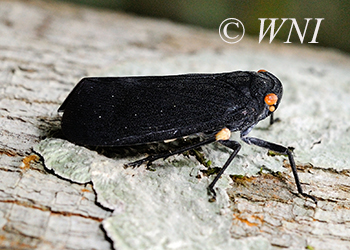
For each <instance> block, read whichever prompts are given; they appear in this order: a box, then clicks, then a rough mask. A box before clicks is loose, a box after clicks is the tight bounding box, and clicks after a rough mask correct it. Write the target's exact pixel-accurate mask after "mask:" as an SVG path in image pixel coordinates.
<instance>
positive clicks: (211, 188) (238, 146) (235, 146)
mask: <svg viewBox="0 0 350 250" xmlns="http://www.w3.org/2000/svg"><path fill="white" fill-rule="evenodd" d="M218 142H219V143H220V144H222V145H224V146H226V147H228V148H231V149H232V150H233V152H232V153H231V155H230V157H229V158H228V159H227V161H226V162H225V164H224V166H223V167H222V168H221V169H220V171H219V173H218V174H217V175H216V176H215V178H214V180H213V181H212V182H211V183H210V184H209V186H208V191H209V193H211V194H212V196H213V197H212V198H211V200H215V197H216V192H215V190H214V186H215V184H216V182H217V181H218V180H219V179H220V177H221V175H222V174H223V173H224V172H225V170H226V169H227V167H228V166H229V165H230V163H231V162H232V160H233V159H234V158H235V157H236V155H237V153H238V151H239V150H240V149H241V144H239V143H238V142H236V141H230V140H219V141H218Z"/></svg>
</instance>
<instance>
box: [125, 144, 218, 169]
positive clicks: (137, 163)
mask: <svg viewBox="0 0 350 250" xmlns="http://www.w3.org/2000/svg"><path fill="white" fill-rule="evenodd" d="M214 141H215V138H209V139H207V140H204V141H201V142H198V143H196V144H193V145H190V146H188V147H184V148H180V149H178V150H175V151H172V152H164V153H160V154H156V155H150V156H148V157H146V158H143V159H141V160H138V161H135V162H131V163H128V164H127V165H128V166H133V167H137V166H140V165H141V164H143V163H145V162H147V164H151V163H152V162H153V161H155V160H158V159H161V158H163V159H166V158H168V157H169V156H172V155H176V154H181V153H183V152H186V151H189V150H191V149H195V148H198V147H200V146H203V145H206V144H209V143H212V142H214Z"/></svg>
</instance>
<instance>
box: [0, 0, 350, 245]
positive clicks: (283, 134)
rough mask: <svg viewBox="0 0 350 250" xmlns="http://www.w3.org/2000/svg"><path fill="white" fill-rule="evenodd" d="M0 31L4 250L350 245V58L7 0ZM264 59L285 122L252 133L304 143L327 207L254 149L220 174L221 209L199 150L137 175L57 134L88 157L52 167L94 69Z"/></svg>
mask: <svg viewBox="0 0 350 250" xmlns="http://www.w3.org/2000/svg"><path fill="white" fill-rule="evenodd" d="M0 34H1V36H0V174H1V179H0V226H1V228H2V230H1V231H0V247H1V248H8V249H110V248H113V247H114V248H116V249H146V248H153V249H154V248H156V247H157V249H168V248H172V249H196V248H198V249H213V247H212V246H213V245H215V244H217V247H218V248H222V249H227V247H231V249H236V248H237V249H244V248H245V249H251V248H254V247H255V248H259V249H269V248H270V249H279V248H293V249H305V247H307V246H311V247H314V248H315V249H331V248H333V247H334V246H336V247H337V249H348V248H349V245H350V237H349V235H350V232H349V218H350V212H349V206H350V194H349V185H348V177H349V166H348V152H349V149H350V148H349V145H350V142H349V140H350V139H349V138H350V136H349V133H350V130H349V125H348V122H349V118H350V104H349V97H350V96H349V95H350V94H349V93H350V89H349V88H350V87H349V82H350V76H349V75H348V71H349V68H350V58H349V57H348V56H346V55H342V54H340V53H338V52H335V51H331V50H321V49H317V50H314V49H312V48H308V47H307V46H305V47H303V46H293V45H290V44H289V45H286V44H279V43H278V42H277V41H274V43H273V44H265V43H264V44H259V43H258V41H257V39H256V38H249V37H245V38H244V39H243V40H242V41H241V42H240V43H239V44H235V45H228V44H225V43H224V42H223V41H222V40H221V39H220V37H219V35H218V33H217V31H207V30H201V29H198V28H194V27H187V26H182V25H177V24H174V23H171V22H168V21H165V20H154V19H149V18H140V17H135V16H130V15H126V14H123V13H116V12H108V11H102V10H93V9H88V8H84V7H78V6H73V5H68V4H62V3H55V2H51V1H32V0H30V1H1V2H0ZM260 68H264V69H267V70H270V71H272V72H273V73H274V74H276V75H277V76H279V77H280V79H281V80H282V82H283V83H284V86H285V92H284V97H283V100H282V103H281V105H280V107H279V110H278V113H277V116H278V117H280V119H281V122H279V123H276V124H275V125H274V126H273V127H268V124H267V123H262V124H261V125H259V126H258V127H257V128H256V129H255V130H254V131H253V132H252V134H253V135H254V136H257V137H261V138H263V139H268V140H270V141H273V142H277V143H281V144H284V145H287V146H293V147H295V158H296V161H297V163H298V167H299V172H300V179H301V181H302V184H303V188H304V189H305V191H307V192H309V191H312V194H313V195H315V196H316V198H318V199H319V203H318V205H317V206H315V204H313V203H312V202H311V201H309V200H306V199H304V198H303V197H298V196H297V195H296V188H295V185H294V180H293V177H292V174H291V171H290V169H289V167H288V164H287V161H284V160H285V157H283V156H275V157H270V156H267V154H266V151H264V150H261V149H258V148H254V147H249V146H246V145H244V146H243V148H242V151H241V152H240V154H239V157H238V158H237V159H235V161H234V163H233V164H232V166H230V168H229V169H228V170H227V174H226V175H225V176H223V178H222V179H221V180H220V181H219V183H218V187H219V191H220V192H219V194H220V195H219V200H218V202H217V203H215V204H211V203H208V201H207V200H206V198H207V196H206V192H205V186H206V185H207V183H209V179H208V178H207V177H206V176H205V175H203V174H202V172H201V171H200V170H202V169H203V168H204V167H203V166H201V165H200V164H199V163H198V161H196V159H194V157H191V158H189V159H187V158H186V157H184V156H178V157H173V158H170V159H169V160H168V161H166V162H163V163H162V161H159V162H157V163H156V164H155V166H154V168H155V170H156V171H154V173H153V172H150V171H147V170H145V168H143V167H140V168H137V169H126V170H125V169H124V168H121V167H120V166H121V165H122V163H121V162H125V161H127V160H128V159H124V158H123V157H122V156H120V155H119V158H120V159H111V158H108V157H106V156H104V155H98V154H96V152H94V151H91V150H88V149H85V148H82V149H79V147H75V146H74V145H71V146H69V144H65V143H67V142H64V141H60V140H59V139H52V140H54V143H55V145H57V146H58V147H57V149H55V150H54V151H55V152H64V151H63V146H62V145H65V146H64V149H65V150H68V151H67V154H66V155H68V154H69V153H72V154H75V153H76V152H77V151H75V150H78V151H79V150H80V151H83V153H84V154H83V155H82V156H81V159H85V160H86V161H82V162H79V159H78V163H79V164H82V167H81V166H79V165H77V164H76V163H75V162H74V161H73V160H68V161H69V163H70V164H75V165H74V167H72V168H70V169H68V170H70V171H71V172H69V173H67V172H65V173H63V172H62V169H61V168H60V167H62V164H61V165H60V164H58V165H55V164H52V162H49V157H53V158H50V159H54V160H55V159H56V160H57V159H59V160H62V157H61V158H60V157H58V158H57V157H56V156H55V155H54V153H55V152H53V151H52V149H54V148H53V147H51V148H50V147H48V146H47V145H46V146H45V147H44V146H43V145H45V144H43V139H44V138H46V137H52V135H54V136H53V137H59V121H60V119H59V116H58V115H57V108H58V107H59V105H60V104H61V102H62V101H63V100H64V98H65V97H66V95H67V94H68V93H69V91H70V90H71V89H72V88H73V86H74V84H75V83H77V82H78V80H79V79H80V78H81V77H83V76H87V75H100V76H102V75H112V74H114V75H123V74H127V75H132V74H145V75H146V74H176V73H185V72H220V71H221V72H222V71H232V70H238V69H242V70H258V69H260ZM55 135H58V136H55ZM50 140H51V139H50ZM39 142H41V144H40V145H41V146H42V148H40V150H39V146H38V143H39ZM57 143H62V144H57ZM60 146H61V148H62V150H61V149H60ZM33 147H34V148H35V149H36V150H37V151H40V153H41V154H42V155H43V156H44V159H42V158H40V157H39V156H38V155H37V154H36V153H34V152H33V151H32V148H33ZM70 147H72V148H73V149H71V148H70ZM50 149H51V151H50ZM45 150H47V151H45ZM60 150H61V151H60ZM69 150H70V151H69ZM44 151H45V152H48V153H45V152H44ZM203 152H204V155H205V157H206V158H207V159H210V160H212V161H213V165H214V166H220V165H222V161H224V160H225V159H226V158H227V155H228V153H229V152H228V151H227V150H225V149H222V148H220V147H217V146H216V145H212V146H208V147H204V148H203ZM85 153H86V154H85ZM47 154H49V155H47ZM54 157H56V158H54ZM84 157H85V158H84ZM45 158H46V159H47V162H46V163H47V168H45V167H44V160H45ZM283 162H284V166H283ZM56 163H57V162H56ZM58 163H60V162H58ZM61 163H62V162H61ZM64 164H66V162H64ZM118 164H119V165H118ZM163 165H164V166H166V167H163ZM118 166H119V168H118ZM180 166H182V167H181V168H180ZM260 168H261V169H262V173H261V174H259V170H260ZM75 171H78V173H77V172H75ZM79 171H80V172H79ZM80 173H86V174H87V175H86V176H84V178H82V179H81V178H80V177H81V176H80V175H79V174H80ZM229 174H231V175H232V176H231V177H230V176H229ZM240 175H247V177H242V176H240ZM177 176H178V177H177ZM198 177H200V179H198ZM167 178H168V179H167ZM167 182H169V183H167ZM143 183H144V184H143ZM138 188H139V189H138ZM173 189H174V190H173ZM157 191H159V193H158V192H157ZM192 225H193V227H191V226H192ZM102 227H103V229H102ZM181 230H182V232H179V231H181ZM211 230H212V231H211ZM219 233H220V235H219ZM107 235H108V237H109V238H108V237H107ZM218 235H219V236H218ZM218 240H221V242H218ZM203 241H205V242H203ZM200 244H203V245H201V246H200Z"/></svg>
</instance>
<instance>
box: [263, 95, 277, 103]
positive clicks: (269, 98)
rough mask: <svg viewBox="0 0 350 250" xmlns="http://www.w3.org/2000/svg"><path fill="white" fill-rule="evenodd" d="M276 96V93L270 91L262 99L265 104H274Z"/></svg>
mask: <svg viewBox="0 0 350 250" xmlns="http://www.w3.org/2000/svg"><path fill="white" fill-rule="evenodd" d="M277 100H278V97H277V95H276V94H274V93H271V94H268V95H266V96H265V99H264V101H265V102H266V104H267V105H269V106H271V105H275V104H276V103H277Z"/></svg>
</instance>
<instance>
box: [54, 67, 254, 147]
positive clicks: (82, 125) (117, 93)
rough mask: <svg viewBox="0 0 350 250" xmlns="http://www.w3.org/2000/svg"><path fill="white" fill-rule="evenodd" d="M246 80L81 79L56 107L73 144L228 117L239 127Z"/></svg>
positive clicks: (199, 128)
mask: <svg viewBox="0 0 350 250" xmlns="http://www.w3.org/2000/svg"><path fill="white" fill-rule="evenodd" d="M249 80H250V75H249V74H248V73H247V72H232V73H222V74H188V75H177V76H154V77H106V78H84V79H82V80H81V81H80V82H79V83H78V85H77V86H76V87H75V88H74V90H73V91H72V92H71V94H70V95H69V96H68V97H67V99H66V100H65V101H64V103H63V104H62V106H61V107H60V108H59V111H64V114H63V118H62V129H63V133H64V134H65V136H66V137H67V138H68V139H69V140H70V141H72V142H75V143H77V144H82V145H96V146H119V145H133V144H142V143H147V142H152V141H161V140H166V139H172V138H178V137H181V136H185V135H189V134H194V133H198V132H207V131H218V130H220V129H221V128H223V127H224V126H225V125H226V124H227V123H228V122H230V123H231V124H232V119H233V120H234V122H233V125H234V126H235V124H236V127H237V128H238V127H239V126H240V124H242V122H243V121H244V119H246V114H247V110H248V106H249V103H251V102H252V100H251V97H250V96H249V93H248V94H247V91H248V90H247V91H245V90H244V88H245V87H247V86H246V85H247V83H248V82H249ZM235 82H236V84H235ZM238 86H239V87H238ZM248 92H249V91H248ZM228 119H229V120H230V121H228ZM234 126H233V127H234ZM231 127H232V126H231ZM231 129H232V128H231Z"/></svg>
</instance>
